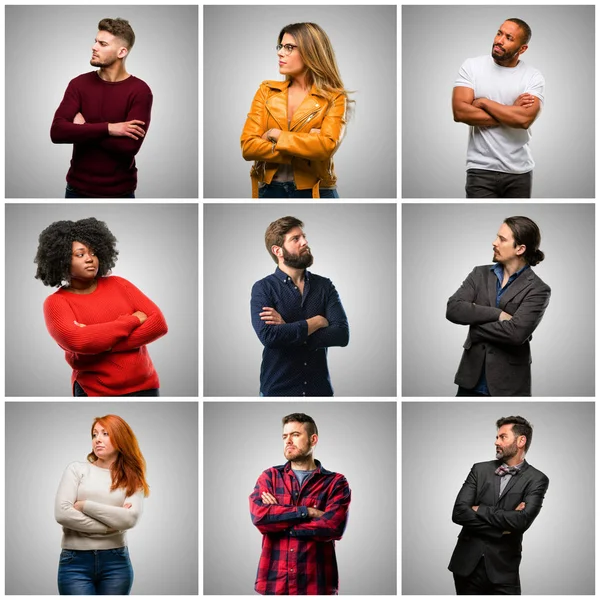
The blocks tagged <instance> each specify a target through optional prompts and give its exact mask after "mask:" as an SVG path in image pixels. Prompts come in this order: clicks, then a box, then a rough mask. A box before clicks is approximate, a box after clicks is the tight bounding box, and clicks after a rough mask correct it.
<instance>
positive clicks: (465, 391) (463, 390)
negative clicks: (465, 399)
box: [456, 385, 491, 396]
mask: <svg viewBox="0 0 600 600" xmlns="http://www.w3.org/2000/svg"><path fill="white" fill-rule="evenodd" d="M456 395H457V396H491V394H482V393H481V392H476V391H475V390H468V389H467V388H464V387H461V386H460V385H459V386H458V390H457V392H456Z"/></svg>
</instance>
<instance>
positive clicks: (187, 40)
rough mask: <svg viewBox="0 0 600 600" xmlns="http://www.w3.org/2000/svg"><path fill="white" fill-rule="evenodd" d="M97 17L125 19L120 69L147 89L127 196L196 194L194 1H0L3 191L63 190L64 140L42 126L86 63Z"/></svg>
mask: <svg viewBox="0 0 600 600" xmlns="http://www.w3.org/2000/svg"><path fill="white" fill-rule="evenodd" d="M105 17H111V18H116V17H121V18H123V19H128V20H129V22H130V23H131V26H132V27H133V31H134V32H135V36H136V40H135V45H134V47H133V49H132V50H131V54H130V55H129V56H128V57H127V61H126V64H127V70H128V72H129V73H131V74H132V75H135V76H136V77H139V78H140V79H143V80H144V81H145V82H146V83H147V84H148V85H149V86H150V88H151V89H152V94H153V95H154V103H153V106H152V121H151V123H150V129H149V131H148V136H147V138H146V139H145V141H144V144H143V145H142V148H141V150H140V152H139V154H138V155H137V156H136V163H137V167H138V170H139V172H138V188H137V191H136V196H137V197H138V198H197V197H198V7H197V6H127V5H125V6H110V5H109V6H7V7H6V49H7V56H10V59H9V60H7V61H6V196H7V197H8V198H61V197H64V195H65V185H66V180H65V177H66V175H67V171H68V169H69V161H70V160H71V154H72V152H73V145H72V144H53V143H52V142H51V141H50V125H51V124H52V119H53V118H54V113H55V111H56V109H57V108H58V105H59V104H60V102H61V100H62V98H63V95H64V93H65V90H66V89H67V85H68V83H69V81H71V79H73V78H74V77H77V76H78V75H81V74H82V73H88V72H90V71H93V70H94V67H92V66H90V58H91V46H92V44H93V43H94V38H95V37H96V33H97V31H98V30H97V26H98V21H100V19H103V18H105Z"/></svg>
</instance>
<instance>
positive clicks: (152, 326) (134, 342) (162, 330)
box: [112, 275, 168, 352]
mask: <svg viewBox="0 0 600 600" xmlns="http://www.w3.org/2000/svg"><path fill="white" fill-rule="evenodd" d="M112 278H113V279H114V280H115V281H116V282H117V283H118V284H119V285H120V286H121V287H122V288H123V290H124V292H125V294H127V296H128V298H129V299H130V300H131V302H132V304H133V308H134V312H135V311H137V310H141V311H142V312H143V313H145V314H146V315H147V317H148V318H147V319H146V320H145V321H144V322H143V323H142V324H141V325H140V326H139V327H138V328H137V329H135V330H134V331H133V332H132V333H131V334H130V335H129V337H128V338H127V339H124V340H121V341H120V342H118V343H116V344H115V345H114V346H112V351H113V352H123V351H125V350H132V349H133V348H139V347H140V346H145V345H146V344H149V343H150V342H153V341H154V340H157V339H158V338H160V337H162V336H163V335H165V334H166V333H167V331H168V327H167V322H166V321H165V317H164V315H163V314H162V312H161V310H160V308H158V306H156V304H154V302H152V300H150V298H148V296H146V295H145V294H143V293H142V292H141V291H140V290H139V289H138V288H136V287H135V285H133V284H132V283H130V282H129V281H127V280H126V279H123V278H122V277H117V276H115V275H113V276H112ZM135 318H136V319H137V317H135ZM137 320H138V323H139V319H137Z"/></svg>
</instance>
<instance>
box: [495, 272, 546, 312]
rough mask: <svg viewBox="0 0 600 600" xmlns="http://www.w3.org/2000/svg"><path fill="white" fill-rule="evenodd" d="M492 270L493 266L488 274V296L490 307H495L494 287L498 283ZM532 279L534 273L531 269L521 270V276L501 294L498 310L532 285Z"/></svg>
mask: <svg viewBox="0 0 600 600" xmlns="http://www.w3.org/2000/svg"><path fill="white" fill-rule="evenodd" d="M494 268H495V265H492V266H491V267H490V272H489V276H488V295H489V299H490V303H491V304H490V306H496V294H497V289H496V285H497V282H498V278H497V277H496V273H494ZM534 279H535V273H534V272H533V269H531V268H527V269H524V270H523V269H521V274H520V275H519V276H518V277H517V278H516V279H515V280H514V281H513V282H512V283H511V284H510V285H509V286H508V289H507V290H506V291H505V292H504V293H503V294H502V296H501V298H500V305H499V308H504V307H505V306H506V304H507V303H508V302H509V301H510V300H512V299H513V298H514V297H515V296H516V295H517V294H518V293H519V292H520V291H521V290H523V289H525V288H526V287H529V286H530V285H532V284H533V280H534Z"/></svg>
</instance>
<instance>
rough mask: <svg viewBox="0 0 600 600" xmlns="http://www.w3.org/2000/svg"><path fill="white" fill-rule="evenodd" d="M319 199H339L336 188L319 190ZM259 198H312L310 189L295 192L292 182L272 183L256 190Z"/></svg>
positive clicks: (294, 185)
mask: <svg viewBox="0 0 600 600" xmlns="http://www.w3.org/2000/svg"><path fill="white" fill-rule="evenodd" d="M319 196H321V198H339V195H338V193H337V189H336V188H331V189H327V190H326V189H323V188H321V189H320V190H319ZM258 197H259V198H312V188H310V189H308V190H297V189H296V184H295V183H294V182H293V181H272V182H271V183H269V184H267V185H263V186H261V187H259V188H258Z"/></svg>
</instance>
